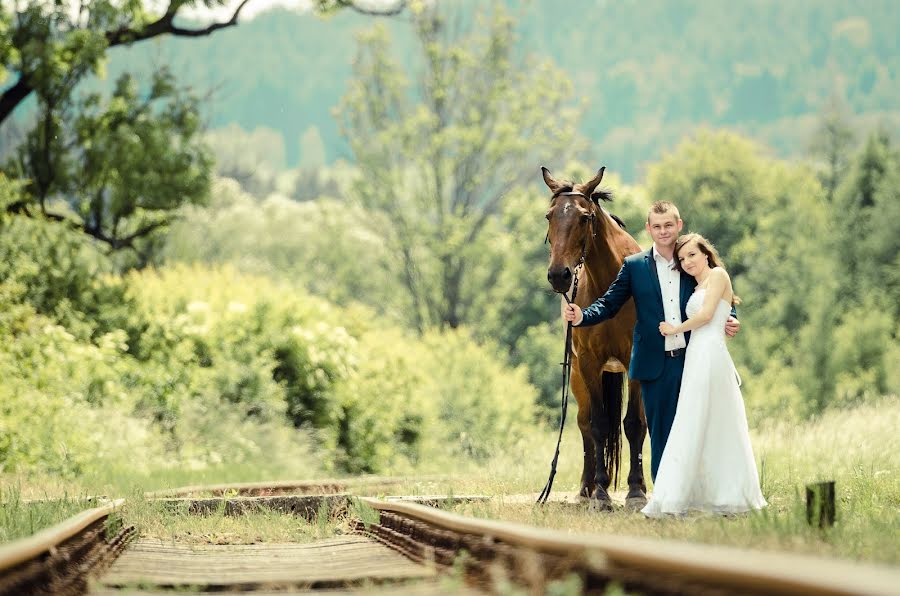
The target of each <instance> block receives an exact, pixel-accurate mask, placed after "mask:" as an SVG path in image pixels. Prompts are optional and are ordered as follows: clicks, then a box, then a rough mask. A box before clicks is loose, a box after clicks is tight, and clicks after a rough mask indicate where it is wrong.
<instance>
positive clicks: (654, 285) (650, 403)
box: [563, 201, 740, 482]
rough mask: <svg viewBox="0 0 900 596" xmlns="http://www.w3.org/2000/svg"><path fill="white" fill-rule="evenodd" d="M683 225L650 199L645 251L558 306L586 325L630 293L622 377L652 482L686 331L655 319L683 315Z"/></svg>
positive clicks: (672, 210) (687, 279) (734, 327)
mask: <svg viewBox="0 0 900 596" xmlns="http://www.w3.org/2000/svg"><path fill="white" fill-rule="evenodd" d="M683 225H684V223H683V222H682V221H681V216H680V215H679V213H678V209H677V208H676V207H675V205H673V204H672V203H670V202H668V201H657V202H656V203H653V205H651V207H650V211H649V213H647V231H648V232H649V233H650V237H651V238H653V246H652V247H651V248H650V250H647V251H644V252H640V253H637V254H634V255H631V256H630V257H627V258H626V259H625V263H624V264H623V265H622V269H621V270H620V271H619V275H618V277H616V279H615V281H613V283H612V284H611V285H610V286H609V289H608V290H607V291H606V294H604V295H603V296H602V297H601V298H598V299H597V300H596V301H594V303H593V304H591V305H590V306H589V307H587V308H586V309H584V311H582V310H581V308H580V307H578V305H576V304H569V305H568V306H567V307H566V309H565V310H564V311H563V316H564V318H565V319H566V320H567V321H571V322H572V325H574V326H578V327H586V326H589V325H596V324H597V323H602V322H603V321H605V320H607V319H611V318H612V317H614V316H615V315H616V313H617V312H619V309H620V308H622V306H624V305H625V303H626V302H628V299H629V298H634V306H635V309H636V310H637V323H635V326H634V344H633V347H632V351H631V365H630V366H629V369H628V377H629V378H630V379H632V380H638V381H640V383H641V395H642V397H643V400H644V412H645V414H646V415H647V427H648V429H649V431H650V477H651V478H653V480H654V482H655V481H656V471H657V470H658V469H659V462H660V460H661V459H662V454H663V450H664V449H665V446H666V440H667V439H668V438H669V431H670V430H671V429H672V422H673V421H674V420H675V408H676V406H677V405H678V392H679V390H680V389H681V374H682V372H683V371H684V351H685V348H687V342H688V339H689V337H688V336H690V333H689V332H688V333H685V334H680V333H679V334H676V335H669V336H666V337H663V336H662V335H661V334H660V333H659V324H660V322H661V321H667V322H669V323H672V325H678V324H680V323H682V322H684V321H685V320H686V319H687V314H686V313H685V307H686V306H687V301H688V299H689V298H690V297H691V293H692V292H693V291H694V287H695V286H696V285H697V281H696V280H695V279H694V278H693V277H691V276H690V275H688V274H687V273H683V272H680V271H677V270H675V269H674V268H673V265H674V263H675V261H674V258H675V241H676V240H677V239H678V233H679V232H681V228H682V227H683ZM731 315H732V316H731V317H729V318H728V322H727V323H726V324H725V333H727V334H728V335H729V336H732V337H733V336H734V335H735V334H736V333H737V332H738V330H739V329H740V322H739V321H738V320H737V319H736V318H735V317H736V313H735V312H734V309H733V308H732V311H731Z"/></svg>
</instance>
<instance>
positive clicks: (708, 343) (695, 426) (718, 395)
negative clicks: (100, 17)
mask: <svg viewBox="0 0 900 596" xmlns="http://www.w3.org/2000/svg"><path fill="white" fill-rule="evenodd" d="M705 292H706V290H705V289H698V290H696V291H695V292H694V294H693V295H692V296H691V298H690V300H688V303H687V309H686V310H687V315H688V317H691V316H693V315H694V314H696V313H697V311H699V310H700V307H701V306H703V296H704V293H705ZM730 313H731V307H730V305H729V304H728V303H727V302H725V301H724V300H720V301H719V304H718V305H717V306H716V312H715V314H714V315H713V318H712V320H711V321H710V322H709V323H707V324H706V325H703V326H702V327H699V328H697V329H695V330H694V331H692V332H691V339H690V343H688V347H687V352H686V354H685V361H684V374H683V376H682V380H681V392H680V393H679V396H678V409H677V410H676V412H675V421H674V422H673V423H672V430H671V432H670V433H669V439H668V441H667V443H666V448H665V451H663V456H662V460H661V461H660V464H659V470H658V472H657V474H656V482H655V483H654V486H653V493H652V495H651V497H650V502H649V503H647V506H646V507H644V509H643V510H642V512H643V513H644V514H645V515H647V516H648V517H663V516H665V515H667V514H684V513H687V512H688V511H689V510H699V511H705V512H712V513H740V512H745V511H750V510H752V509H761V508H762V507H765V506H766V505H767V503H766V500H765V499H764V498H763V495H762V491H761V490H760V488H759V474H758V473H757V470H756V462H755V460H754V459H753V449H752V447H751V446H750V434H749V431H748V429H747V415H746V413H745V412H744V400H743V397H742V396H741V390H740V377H738V374H737V370H736V369H735V367H734V362H733V361H732V360H731V355H730V354H729V353H728V347H727V346H726V345H725V321H726V320H728V316H729V314H730Z"/></svg>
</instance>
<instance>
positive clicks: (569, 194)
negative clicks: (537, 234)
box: [544, 190, 602, 301]
mask: <svg viewBox="0 0 900 596" xmlns="http://www.w3.org/2000/svg"><path fill="white" fill-rule="evenodd" d="M556 197H581V198H582V199H585V200H586V201H587V202H588V203H590V204H591V219H590V222H591V238H596V237H597V226H596V222H597V213H596V212H595V211H594V207H593V205H594V202H593V201H592V200H591V199H589V198H588V197H587V196H586V195H585V194H584V193H583V192H578V191H574V190H569V191H566V192H557V193H554V194H553V196H552V197H550V202H551V203H552V202H553V201H554V199H556ZM601 210H602V208H601ZM548 242H550V230H549V228H548V229H547V235H546V236H545V237H544V244H547V243H548ZM586 255H587V236H585V237H584V241H583V242H582V243H581V258H579V259H578V263H576V264H575V271H574V272H573V273H574V274H575V287H576V288H577V287H578V271H579V270H581V267H582V266H583V265H584V258H585V256H586ZM563 296H565V293H563ZM566 300H567V301H568V300H569V299H568V297H566ZM572 300H575V296H574V292H573V296H572Z"/></svg>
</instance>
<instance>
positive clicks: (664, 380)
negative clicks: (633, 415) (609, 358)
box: [641, 350, 684, 482]
mask: <svg viewBox="0 0 900 596" xmlns="http://www.w3.org/2000/svg"><path fill="white" fill-rule="evenodd" d="M682 372H684V350H682V351H681V354H679V355H678V356H676V357H674V358H672V357H669V356H666V357H665V362H664V364H663V371H662V374H661V375H659V377H657V378H655V379H653V380H652V381H641V396H642V397H643V399H644V413H645V414H646V415H647V430H648V431H649V432H650V478H652V479H653V481H654V482H656V471H657V470H658V469H659V462H660V461H662V454H663V450H664V449H665V448H666V441H667V440H668V439H669V431H671V430H672V422H673V421H674V420H675V408H676V407H677V406H678V392H679V391H680V390H681V373H682Z"/></svg>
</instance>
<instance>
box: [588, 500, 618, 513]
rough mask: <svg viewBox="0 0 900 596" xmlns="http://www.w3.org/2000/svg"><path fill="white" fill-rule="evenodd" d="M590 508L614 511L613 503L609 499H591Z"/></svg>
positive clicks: (592, 509)
mask: <svg viewBox="0 0 900 596" xmlns="http://www.w3.org/2000/svg"><path fill="white" fill-rule="evenodd" d="M590 509H591V511H612V510H613V504H612V501H611V500H609V499H606V500H603V499H591V503H590Z"/></svg>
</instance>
